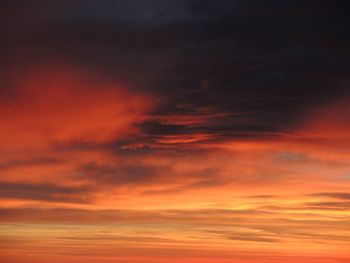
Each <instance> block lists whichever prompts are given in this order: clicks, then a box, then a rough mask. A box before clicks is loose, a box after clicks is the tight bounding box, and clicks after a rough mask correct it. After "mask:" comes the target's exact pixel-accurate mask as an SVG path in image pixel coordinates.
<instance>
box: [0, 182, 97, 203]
mask: <svg viewBox="0 0 350 263" xmlns="http://www.w3.org/2000/svg"><path fill="white" fill-rule="evenodd" d="M91 192H92V189H91V187H87V186H86V187H70V186H59V185H56V184H25V183H5V182H1V183H0V199H23V200H38V201H46V202H66V203H87V202H91V196H90V195H91Z"/></svg>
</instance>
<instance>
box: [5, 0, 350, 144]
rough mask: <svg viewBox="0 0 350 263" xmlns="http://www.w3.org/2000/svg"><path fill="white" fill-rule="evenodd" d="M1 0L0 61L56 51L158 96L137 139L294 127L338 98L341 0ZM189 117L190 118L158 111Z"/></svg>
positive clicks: (345, 45) (345, 39) (343, 57)
mask: <svg viewBox="0 0 350 263" xmlns="http://www.w3.org/2000/svg"><path fill="white" fill-rule="evenodd" d="M2 6H3V8H2V13H4V14H5V13H10V14H11V15H10V16H9V15H5V16H2V20H3V22H6V23H7V25H9V26H6V27H4V26H3V27H2V28H1V30H2V36H3V38H4V39H5V41H3V42H2V44H1V45H2V48H1V49H2V50H3V51H2V57H3V58H4V59H3V62H2V64H3V65H4V64H6V65H5V66H3V67H6V66H7V67H8V66H9V65H11V66H17V67H18V66H23V65H29V66H31V65H35V64H40V63H44V64H45V62H47V61H50V60H53V61H55V60H58V59H59V60H61V59H64V60H66V61H70V63H72V64H75V65H79V66H81V67H85V68H89V69H92V70H94V71H95V72H99V74H102V75H104V76H105V77H106V78H112V79H117V80H120V81H123V82H126V83H128V84H130V85H131V86H132V87H134V88H136V89H140V90H143V91H145V92H148V93H151V94H156V95H157V96H160V97H162V98H164V99H163V102H162V103H161V105H159V107H157V108H156V109H155V110H154V112H153V113H152V114H153V115H154V116H153V117H152V119H151V120H147V121H146V122H145V123H141V124H140V126H141V129H142V130H143V131H144V133H145V134H146V135H147V136H149V137H147V136H146V138H143V139H144V140H145V139H146V140H147V138H148V139H149V140H151V141H152V140H154V137H156V138H158V137H162V136H164V135H178V134H182V135H188V134H198V133H200V134H207V135H209V137H210V136H211V137H210V138H212V137H215V138H222V137H223V138H226V137H229V138H242V137H264V136H277V135H280V134H281V133H284V132H288V131H291V130H293V129H294V128H296V127H297V126H298V125H299V123H300V122H302V120H303V117H304V114H305V112H307V111H308V110H309V109H310V108H312V107H314V106H318V105H322V104H326V103H328V102H329V101H332V99H335V98H337V97H339V96H344V95H348V88H347V85H346V83H347V82H348V77H347V73H348V71H349V67H350V66H349V40H350V39H349V36H348V29H349V20H348V19H347V14H346V12H345V11H344V10H346V7H347V4H346V3H345V1H263V2H260V1H196V0H191V1H167V2H166V3H165V2H163V1H121V0H118V1H103V2H100V1H71V2H68V1H52V3H51V2H50V4H39V5H37V6H36V5H34V6H33V7H32V6H28V4H26V2H24V1H19V2H18V4H2ZM34 8H35V10H31V9H34ZM28 9H29V10H31V11H33V12H31V15H29V13H28V12H27V10H28ZM15 17H16V19H14V18H15ZM5 28H6V30H5ZM1 89H2V91H1V92H2V93H8V92H10V91H9V90H7V89H8V88H6V85H3V86H2V88H1ZM4 89H5V90H4ZM217 114H219V115H217ZM220 114H221V115H220ZM199 115H200V116H201V117H202V121H201V122H197V123H195V124H194V123H181V124H179V123H176V122H175V121H173V120H172V119H171V118H170V117H173V116H180V117H183V118H188V119H195V118H198V116H199ZM169 118H170V119H169ZM203 140H208V138H205V139H203Z"/></svg>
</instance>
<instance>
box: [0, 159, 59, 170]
mask: <svg viewBox="0 0 350 263" xmlns="http://www.w3.org/2000/svg"><path fill="white" fill-rule="evenodd" d="M62 162H63V161H62V160H59V159H55V158H47V157H42V158H35V159H29V160H11V161H7V162H3V163H0V170H5V169H11V168H19V167H27V166H41V165H55V164H62Z"/></svg>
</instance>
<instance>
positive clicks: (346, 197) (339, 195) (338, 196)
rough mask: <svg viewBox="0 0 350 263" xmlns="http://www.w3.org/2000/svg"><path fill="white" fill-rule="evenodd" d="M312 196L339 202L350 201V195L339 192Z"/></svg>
mask: <svg viewBox="0 0 350 263" xmlns="http://www.w3.org/2000/svg"><path fill="white" fill-rule="evenodd" d="M313 195H314V196H319V197H329V198H335V199H341V200H350V193H341V192H335V193H332V192H329V193H316V194H313Z"/></svg>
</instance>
